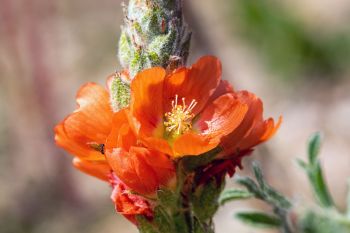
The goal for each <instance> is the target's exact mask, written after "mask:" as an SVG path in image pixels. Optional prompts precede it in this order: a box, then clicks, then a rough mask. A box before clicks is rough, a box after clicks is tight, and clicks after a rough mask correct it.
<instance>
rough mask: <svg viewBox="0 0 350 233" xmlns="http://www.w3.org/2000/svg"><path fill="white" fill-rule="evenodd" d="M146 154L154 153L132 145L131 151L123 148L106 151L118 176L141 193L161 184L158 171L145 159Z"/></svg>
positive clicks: (152, 189) (145, 192)
mask: <svg viewBox="0 0 350 233" xmlns="http://www.w3.org/2000/svg"><path fill="white" fill-rule="evenodd" d="M145 156H154V155H152V154H150V152H149V151H148V150H147V149H146V148H140V147H132V148H130V151H129V152H127V151H125V150H123V149H121V148H118V149H113V150H107V151H106V158H107V160H108V162H109V164H110V165H111V167H112V169H113V171H114V172H115V174H116V175H117V177H118V178H119V179H120V180H121V181H123V182H124V183H125V184H126V185H127V186H128V187H129V188H131V189H132V190H134V191H136V192H139V193H141V194H149V193H152V192H154V191H155V190H156V189H157V187H159V185H160V184H159V180H158V177H157V175H156V171H154V170H153V169H152V167H151V166H149V164H148V163H147V162H146V161H145V158H144V157H145Z"/></svg>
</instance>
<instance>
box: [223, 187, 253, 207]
mask: <svg viewBox="0 0 350 233" xmlns="http://www.w3.org/2000/svg"><path fill="white" fill-rule="evenodd" d="M251 197H254V194H253V193H251V192H249V191H246V190H242V189H228V190H225V191H224V192H223V193H221V195H220V197H219V203H220V205H223V204H225V203H226V202H229V201H235V200H242V199H249V198H251Z"/></svg>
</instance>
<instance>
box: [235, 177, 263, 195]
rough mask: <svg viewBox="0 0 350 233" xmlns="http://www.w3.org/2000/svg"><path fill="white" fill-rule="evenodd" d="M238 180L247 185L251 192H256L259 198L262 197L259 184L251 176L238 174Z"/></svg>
mask: <svg viewBox="0 0 350 233" xmlns="http://www.w3.org/2000/svg"><path fill="white" fill-rule="evenodd" d="M236 182H237V183H238V184H240V185H243V186H244V187H246V188H247V189H248V190H249V191H250V192H251V193H253V194H255V195H256V196H257V197H258V198H259V197H262V193H261V192H260V190H259V188H258V186H257V185H256V183H255V182H254V180H252V179H251V178H249V177H241V176H238V175H236Z"/></svg>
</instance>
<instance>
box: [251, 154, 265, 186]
mask: <svg viewBox="0 0 350 233" xmlns="http://www.w3.org/2000/svg"><path fill="white" fill-rule="evenodd" d="M253 171H254V175H255V178H256V180H257V181H258V184H259V186H260V188H261V189H265V186H266V183H265V181H264V176H263V174H262V171H261V168H260V165H259V163H258V162H256V161H254V162H253Z"/></svg>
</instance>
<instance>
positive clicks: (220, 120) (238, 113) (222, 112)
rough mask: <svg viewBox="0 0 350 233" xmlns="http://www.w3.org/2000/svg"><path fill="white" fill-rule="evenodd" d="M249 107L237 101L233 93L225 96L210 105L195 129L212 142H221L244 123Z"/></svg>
mask: <svg viewBox="0 0 350 233" xmlns="http://www.w3.org/2000/svg"><path fill="white" fill-rule="evenodd" d="M247 111H248V106H247V105H246V104H244V103H242V102H240V101H239V100H237V99H236V98H235V97H234V95H233V94H232V93H229V94H225V95H222V96H220V97H219V98H217V99H216V100H215V101H214V102H212V103H211V104H209V105H208V106H207V107H206V108H205V109H204V111H203V112H202V113H200V115H199V119H198V121H197V122H196V123H195V125H194V126H195V128H196V129H198V130H199V132H200V133H201V134H202V135H206V136H208V137H209V138H210V139H211V140H214V141H220V139H221V137H223V136H226V135H228V134H229V133H231V132H232V131H233V130H234V129H236V128H237V127H238V126H239V125H240V124H241V122H242V121H243V119H244V117H245V115H246V113H247Z"/></svg>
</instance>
